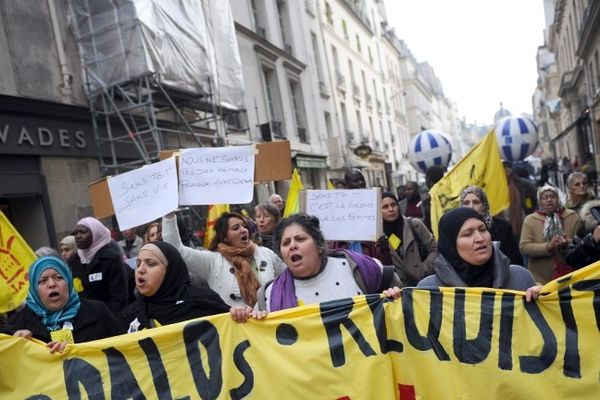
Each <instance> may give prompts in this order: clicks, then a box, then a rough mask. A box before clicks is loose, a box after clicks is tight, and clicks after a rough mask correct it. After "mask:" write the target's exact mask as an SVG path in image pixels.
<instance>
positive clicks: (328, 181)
mask: <svg viewBox="0 0 600 400" xmlns="http://www.w3.org/2000/svg"><path fill="white" fill-rule="evenodd" d="M334 189H335V188H334V187H333V183H331V179H327V190H334Z"/></svg>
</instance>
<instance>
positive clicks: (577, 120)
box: [550, 108, 590, 143]
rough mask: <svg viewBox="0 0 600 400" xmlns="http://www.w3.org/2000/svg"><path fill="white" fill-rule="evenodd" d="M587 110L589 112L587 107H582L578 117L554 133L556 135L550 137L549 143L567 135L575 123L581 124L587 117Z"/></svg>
mask: <svg viewBox="0 0 600 400" xmlns="http://www.w3.org/2000/svg"><path fill="white" fill-rule="evenodd" d="M589 112H590V109H589V108H586V109H584V110H583V111H582V113H581V114H580V115H579V117H577V119H576V120H575V121H573V122H572V123H571V124H570V125H569V126H567V127H566V128H565V129H564V130H563V131H562V132H561V133H559V134H558V135H556V137H555V138H554V139H551V140H550V143H555V142H557V141H558V140H561V139H562V138H564V137H565V136H567V135H568V134H569V132H571V131H572V130H573V128H575V127H576V126H577V125H579V124H582V123H584V122H585V121H587V120H588V119H589Z"/></svg>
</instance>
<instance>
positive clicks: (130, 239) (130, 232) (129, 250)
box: [119, 228, 144, 258]
mask: <svg viewBox="0 0 600 400" xmlns="http://www.w3.org/2000/svg"><path fill="white" fill-rule="evenodd" d="M121 233H122V234H123V240H119V247H121V250H122V251H123V252H124V253H125V257H126V258H133V257H137V255H138V252H139V251H140V248H141V247H142V245H143V244H144V240H142V238H141V237H139V236H138V234H137V231H136V228H130V229H125V230H124V231H122V232H121Z"/></svg>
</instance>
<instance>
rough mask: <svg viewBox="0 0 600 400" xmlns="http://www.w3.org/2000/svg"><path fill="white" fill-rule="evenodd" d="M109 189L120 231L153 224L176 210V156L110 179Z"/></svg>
mask: <svg viewBox="0 0 600 400" xmlns="http://www.w3.org/2000/svg"><path fill="white" fill-rule="evenodd" d="M108 190H109V192H110V197H111V200H112V204H113V207H114V209H115V215H116V216H117V222H118V223H119V229H120V230H125V229H129V228H134V227H136V226H140V225H143V224H146V223H148V222H150V221H153V220H155V219H156V218H159V217H161V216H163V215H165V214H167V213H169V212H171V211H173V210H175V209H176V208H177V207H178V201H179V199H178V193H177V171H176V166H175V157H171V158H169V159H166V160H163V161H159V162H157V163H154V164H150V165H145V166H143V167H141V168H138V169H135V170H133V171H129V172H126V173H124V174H121V175H117V176H113V177H110V178H108Z"/></svg>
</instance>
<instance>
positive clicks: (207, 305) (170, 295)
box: [136, 242, 229, 328]
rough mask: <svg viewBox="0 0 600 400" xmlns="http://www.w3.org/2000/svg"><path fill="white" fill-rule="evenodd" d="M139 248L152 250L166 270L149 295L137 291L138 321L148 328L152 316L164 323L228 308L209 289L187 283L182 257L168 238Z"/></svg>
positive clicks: (217, 312) (219, 311)
mask: <svg viewBox="0 0 600 400" xmlns="http://www.w3.org/2000/svg"><path fill="white" fill-rule="evenodd" d="M142 250H149V251H151V252H152V254H154V255H155V256H156V257H157V258H158V259H159V260H161V261H162V262H163V263H164V264H165V265H166V266H167V271H166V273H165V276H164V278H163V281H162V283H161V285H160V287H159V288H158V290H157V291H156V293H154V294H153V295H152V296H144V295H142V294H140V293H139V292H137V291H136V302H137V304H138V310H139V311H138V315H137V318H138V321H139V322H140V325H142V326H143V327H145V328H151V327H153V325H152V323H151V320H152V319H156V320H157V321H159V322H160V323H161V325H164V324H172V323H175V322H181V321H185V320H188V319H192V318H199V317H204V316H207V315H213V314H219V313H223V312H227V311H229V307H228V306H227V305H226V304H225V303H224V302H223V300H222V299H221V297H219V295H218V294H217V293H216V292H214V291H213V290H212V289H209V288H206V287H200V286H192V285H191V284H190V276H189V272H188V269H187V266H186V265H185V261H183V258H182V257H181V254H179V252H178V251H177V249H176V248H175V247H173V246H172V245H170V244H169V243H167V242H152V243H147V244H145V245H144V246H142V248H141V249H140V252H141V251H142Z"/></svg>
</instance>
